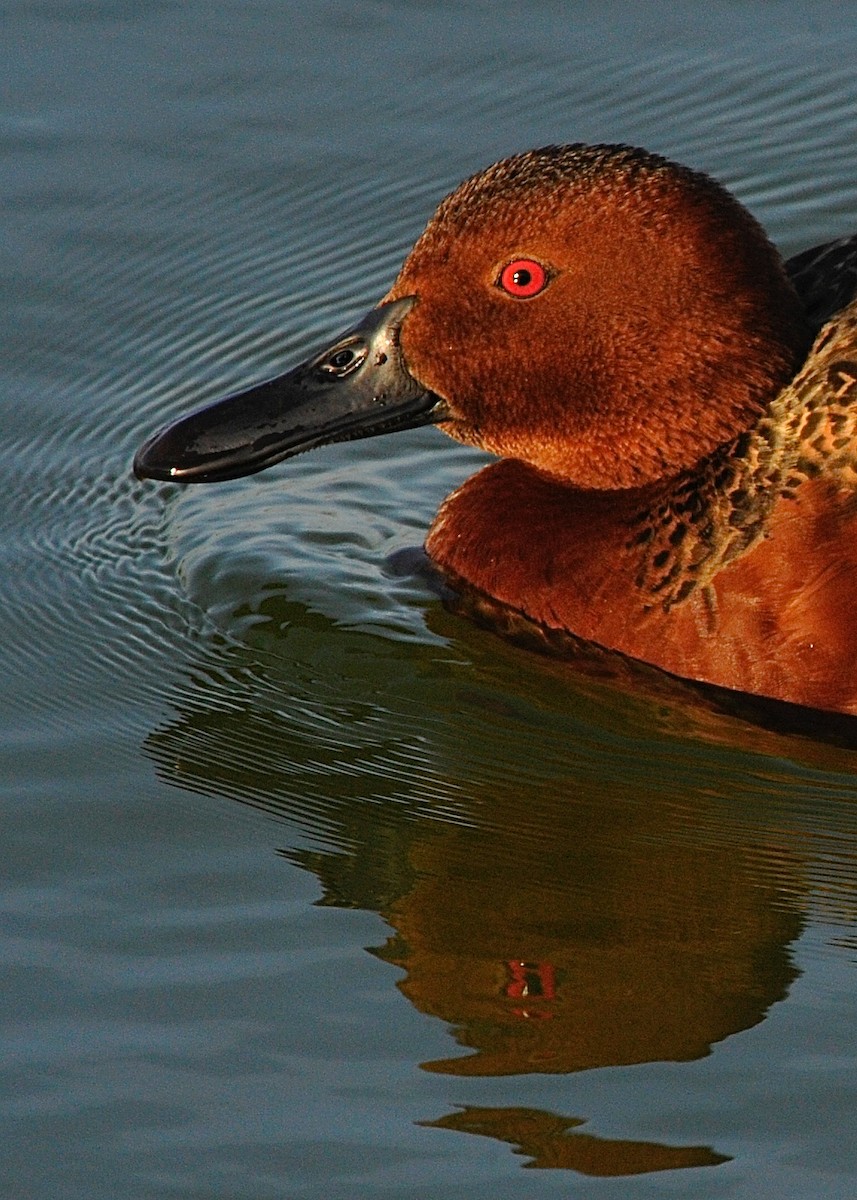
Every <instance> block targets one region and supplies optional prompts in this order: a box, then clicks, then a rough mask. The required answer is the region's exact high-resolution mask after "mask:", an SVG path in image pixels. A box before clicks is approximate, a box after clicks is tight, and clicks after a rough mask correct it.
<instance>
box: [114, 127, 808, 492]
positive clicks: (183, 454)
mask: <svg viewBox="0 0 857 1200" xmlns="http://www.w3.org/2000/svg"><path fill="white" fill-rule="evenodd" d="M809 342H810V333H809V330H808V328H807V326H806V322H805V318H804V315H803V310H802V307H801V305H800V302H799V301H798V298H797V296H796V294H795V292H794V290H793V288H792V286H791V284H790V283H789V282H788V280H787V278H786V276H785V273H784V271H783V267H782V264H781V261H780V258H779V255H778V254H777V252H776V250H775V249H774V247H773V246H772V245H771V244H770V242H769V241H768V239H767V238H766V236H765V234H764V232H763V230H762V229H761V227H760V226H759V225H758V224H757V222H756V221H755V220H754V219H753V217H751V216H750V214H749V213H748V212H747V211H746V210H745V209H744V208H742V206H741V205H740V204H739V203H738V202H737V201H736V200H735V199H734V198H733V197H732V196H730V195H729V193H728V192H726V191H725V190H724V189H723V188H722V187H720V186H719V185H718V184H717V183H715V182H714V181H713V180H711V179H709V178H708V177H707V176H705V175H702V174H699V173H697V172H694V171H691V170H688V169H687V168H684V167H681V166H677V165H676V164H673V163H670V162H667V161H666V160H665V159H662V158H660V157H658V156H656V155H652V154H649V153H647V152H645V151H642V150H637V149H633V148H630V147H626V146H583V145H572V146H549V147H546V148H544V149H541V150H534V151H530V152H528V153H525V154H521V155H517V156H515V157H513V158H508V159H505V160H503V161H502V162H499V163H497V164H495V165H494V166H492V167H489V168H488V169H487V170H486V171H483V172H482V173H480V174H478V175H475V176H473V177H472V178H471V179H469V180H466V181H465V182H464V183H463V184H462V185H461V186H460V187H459V188H458V189H457V190H456V191H454V192H453V193H452V194H451V195H450V196H448V197H447V198H446V199H445V200H444V201H443V202H442V203H441V205H440V207H439V208H438V210H437V212H436V213H435V215H434V217H433V218H432V220H431V221H430V222H429V225H428V227H427V228H426V230H425V232H424V233H423V234H422V236H421V237H420V238H419V240H418V241H417V243H416V245H415V246H414V248H413V250H412V251H411V253H410V255H409V256H408V258H407V259H406V261H405V263H404V265H403V266H402V269H401V271H400V273H399V276H398V278H397V279H396V281H395V283H394V284H393V287H392V288H391V290H390V291H389V293H388V294H387V296H385V297H384V299H383V300H382V301H381V303H380V304H379V306H378V307H377V308H375V309H373V310H372V311H371V312H370V313H369V314H368V316H367V317H366V318H365V319H364V320H363V321H362V322H360V323H359V324H358V325H356V326H354V327H353V328H352V329H350V330H348V331H347V332H346V333H345V334H343V335H342V336H341V337H339V338H337V339H335V340H334V341H333V342H332V343H331V344H330V345H329V346H328V347H326V348H325V349H324V350H322V351H320V352H319V353H318V354H316V355H314V356H313V357H312V358H311V359H309V360H308V361H307V362H305V363H302V364H301V365H300V366H298V367H296V368H294V369H293V370H292V371H290V372H288V373H287V374H285V375H282V376H280V377H279V378H277V379H273V380H270V381H268V382H266V383H263V384H260V385H257V386H255V387H252V388H250V389H249V390H247V391H244V392H242V393H240V394H238V395H236V396H231V397H229V398H227V399H225V400H221V401H219V402H218V403H216V404H213V405H211V406H209V407H208V408H205V409H203V410H201V411H199V412H197V413H193V414H191V415H190V416H186V417H183V418H181V419H180V420H178V421H177V422H175V423H174V424H173V425H171V426H169V427H168V428H167V429H165V430H163V431H162V432H161V433H159V434H157V435H155V437H153V438H152V439H150V440H149V441H148V442H147V443H146V444H145V445H144V446H143V447H142V448H141V449H140V451H139V452H138V454H137V456H136V459H135V463H134V469H135V471H136V473H137V475H138V476H140V477H141V478H146V477H148V478H155V479H170V480H175V481H183V482H197V481H198V482H207V481H214V480H219V479H229V478H234V477H236V476H240V475H247V474H251V473H253V472H255V471H260V470H262V469H264V468H265V467H267V466H270V465H272V464H273V463H276V462H279V461H281V460H282V459H284V458H287V457H289V456H291V455H293V454H297V453H300V452H301V451H303V450H307V449H311V448H312V447H315V446H318V445H322V444H324V443H326V442H333V441H340V440H344V439H350V438H359V437H368V436H373V435H375V434H380V433H386V432H391V431H394V430H398V429H407V428H412V427H414V426H416V425H421V424H428V423H434V424H438V425H440V427H441V428H442V429H443V430H444V431H445V432H446V433H448V434H450V435H451V436H452V437H454V438H457V439H458V440H460V441H462V442H465V443H468V444H470V445H474V446H479V447H481V448H482V449H485V450H488V451H491V452H492V453H494V454H497V455H500V456H503V457H510V458H516V459H520V460H522V461H524V462H526V463H528V464H530V465H531V466H532V467H535V468H536V469H537V470H538V471H540V472H542V473H544V474H546V475H548V476H550V477H552V478H554V479H556V480H557V481H561V482H563V483H565V484H568V485H572V486H576V487H581V488H597V489H605V488H606V489H615V488H628V487H638V486H642V485H645V484H647V483H649V482H652V481H654V480H656V479H660V478H665V477H670V476H673V475H675V474H677V473H678V472H680V471H681V470H683V469H685V468H687V467H689V466H691V465H692V464H693V463H695V462H697V461H698V460H699V459H700V458H702V457H704V456H705V455H706V454H708V453H709V452H710V451H711V450H713V449H714V448H715V447H716V446H718V445H721V444H723V443H724V442H726V441H728V440H730V439H731V438H733V437H734V436H736V435H737V434H738V433H740V432H742V431H743V430H745V429H747V428H749V427H750V426H751V425H752V423H753V422H754V420H755V419H756V418H757V416H758V415H759V414H760V412H761V411H762V410H763V408H764V406H765V404H766V403H767V402H768V401H769V400H770V399H771V398H772V397H773V396H774V395H775V394H776V393H777V392H778V391H779V390H780V388H781V387H782V386H783V385H784V384H785V383H786V382H787V381H788V380H789V379H790V378H791V377H792V376H793V374H794V373H795V371H796V369H797V367H798V366H799V365H800V362H801V361H802V359H803V357H804V356H805V354H806V351H807V349H808V346H809Z"/></svg>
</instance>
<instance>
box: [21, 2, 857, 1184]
mask: <svg viewBox="0 0 857 1200" xmlns="http://www.w3.org/2000/svg"><path fill="white" fill-rule="evenodd" d="M825 11H826V15H827V19H823V18H822V14H821V13H820V10H819V9H818V6H817V5H810V4H808V3H789V4H781V5H777V6H770V5H765V6H758V5H753V4H750V3H738V2H736V3H732V4H719V5H717V4H714V5H705V6H701V5H700V6H697V5H694V4H690V3H687V4H680V5H675V4H670V5H661V4H654V5H649V6H646V7H645V9H641V8H639V7H637V6H632V5H610V6H602V5H578V6H575V7H574V9H573V10H572V9H569V8H568V6H566V5H562V4H551V3H545V4H535V3H532V4H523V5H515V6H513V5H508V6H505V5H503V4H499V5H498V4H491V5H488V4H482V3H478V2H477V0H467V2H466V3H463V4H456V5H446V4H442V3H428V2H423V3H421V4H419V5H413V6H410V7H407V8H406V7H404V6H396V5H390V4H383V3H378V2H372V3H370V2H368V0H365V2H363V3H353V2H352V3H348V4H335V3H321V2H319V3H313V4H309V5H307V4H302V5H298V4H291V3H287V4H281V3H276V4H274V3H263V2H258V3H252V2H246V3H226V2H223V3H215V2H210V3H207V4H202V3H197V2H193V0H191V2H190V3H184V4H180V5H179V4H168V3H157V4H156V3H148V4H134V5H132V4H127V3H120V2H118V0H114V2H111V0H104V2H103V3H88V4H73V3H61V2H60V0H54V2H52V3H50V2H45V3H42V4H32V3H31V4H27V5H24V4H22V3H5V4H2V5H0V21H2V26H0V27H2V29H3V39H2V49H0V54H2V68H3V70H2V78H3V89H2V99H0V155H2V164H3V166H2V180H3V185H2V195H3V208H4V219H3V223H2V229H3V232H2V235H0V289H1V290H2V295H3V298H4V305H3V312H4V320H3V322H2V324H0V346H2V351H0V403H2V412H3V422H2V428H3V438H2V444H0V473H2V476H0V477H2V480H3V502H2V504H0V556H2V558H0V561H1V562H2V571H0V600H2V607H3V614H4V621H3V657H2V663H3V673H2V678H0V697H2V706H3V714H4V716H3V725H2V743H0V744H2V751H3V764H4V765H3V772H2V780H3V788H2V823H3V830H4V836H3V842H4V847H5V854H4V871H3V883H2V886H1V887H0V901H2V908H3V913H4V920H3V924H2V932H1V934H0V935H1V936H2V951H1V952H0V962H2V967H3V988H2V996H3V1029H2V1038H3V1043H2V1044H3V1054H2V1062H0V1078H1V1079H2V1083H0V1109H1V1110H2V1128H3V1131H4V1133H3V1139H2V1141H3V1146H2V1149H0V1163H2V1168H0V1169H2V1173H3V1178H4V1184H3V1188H2V1192H3V1194H4V1195H9V1196H19V1195H20V1196H28V1197H38V1198H40V1200H41V1198H42V1197H45V1198H47V1197H56V1196H62V1197H70V1198H77V1197H79V1198H81V1200H83V1198H86V1200H99V1198H101V1197H104V1198H105V1200H106V1198H111V1200H112V1198H113V1197H115V1196H117V1195H122V1196H123V1197H126V1198H128V1200H138V1198H139V1200H143V1198H149V1197H154V1196H158V1197H217V1198H218V1200H220V1198H227V1197H228V1198H230V1200H232V1198H238V1197H242V1198H243V1197H247V1198H253V1200H265V1198H268V1197H271V1198H274V1197H277V1198H279V1197H286V1196H288V1197H291V1196H295V1197H303V1196H313V1197H315V1196H324V1197H325V1198H329V1197H333V1198H338V1197H342V1198H345V1197H348V1198H354V1197H360V1198H372V1200H375V1198H379V1200H380V1198H382V1197H383V1198H388V1197H402V1198H405V1197H407V1198H418V1197H426V1198H428V1197H432V1198H436V1197H443V1198H444V1200H446V1198H450V1200H451V1198H454V1197H468V1198H471V1197H474V1196H483V1195H484V1196H488V1195H490V1196H492V1197H510V1198H511V1197H513V1196H514V1197H518V1196H520V1195H521V1194H522V1193H526V1194H528V1195H533V1196H537V1197H541V1196H546V1197H552V1196H563V1197H566V1196H568V1195H574V1196H580V1197H590V1196H596V1195H597V1196H599V1197H617V1198H618V1197H622V1198H625V1197H628V1196H633V1197H640V1198H649V1197H663V1196H675V1195H678V1196H692V1197H694V1198H696V1197H709V1196H710V1197H721V1196H723V1197H725V1196H729V1197H736V1196H741V1197H744V1196H747V1197H750V1196H752V1197H754V1198H755V1197H765V1196H772V1197H774V1196H776V1197H788V1198H795V1200H797V1198H803V1197H806V1196H810V1195H811V1196H813V1197H822V1198H825V1197H831V1198H837V1200H840V1198H842V1200H844V1198H846V1197H851V1196H852V1195H853V1194H854V1191H855V1188H857V1145H855V1140H854V1137H853V1113H854V1111H855V1102H857V1088H855V1082H854V1081H855V1070H854V1068H855V1041H854V1032H853V1031H854V1028H855V1018H857V988H855V974H854V966H855V949H857V940H856V939H855V916H857V889H855V873H856V872H857V861H855V854H856V853H857V806H855V803H854V801H855V797H857V776H855V761H857V760H855V757H854V753H853V751H849V750H847V749H837V748H835V747H834V746H832V745H830V744H826V743H824V742H818V741H813V740H812V739H811V738H805V737H798V736H787V735H785V734H777V733H773V732H765V731H764V730H763V729H761V728H759V727H758V726H755V725H753V724H750V723H746V722H742V721H740V720H738V719H734V718H728V717H724V716H718V715H717V714H716V713H713V712H710V711H708V710H706V709H704V708H701V709H700V708H698V707H696V706H693V705H691V704H690V703H689V702H688V700H687V698H686V697H675V696H672V697H671V696H668V695H667V696H654V697H653V696H652V695H650V694H646V693H641V692H639V691H637V690H635V689H634V688H633V687H630V686H623V685H616V684H615V683H610V682H609V681H602V680H599V679H597V678H585V677H582V676H578V675H575V674H574V673H572V672H570V671H569V670H567V669H564V668H562V667H559V666H557V665H556V664H551V663H548V662H545V661H544V660H541V659H539V658H536V657H534V656H532V657H531V656H528V655H527V654H526V653H524V652H522V651H520V650H518V649H516V648H514V647H510V646H506V645H504V644H503V643H501V642H499V641H498V640H497V639H495V638H493V637H492V636H491V635H489V634H487V633H484V632H482V631H480V630H478V629H475V628H473V627H471V626H469V625H467V624H466V623H464V622H462V621H461V620H459V619H457V618H455V617H454V616H452V615H450V614H448V613H446V612H445V611H444V609H443V606H442V604H441V602H440V600H439V598H438V597H437V596H436V595H435V594H434V592H433V591H432V589H431V587H430V586H429V584H428V583H427V582H426V581H425V580H424V579H423V578H422V577H421V576H420V574H419V573H418V572H414V571H413V570H408V568H407V564H408V563H409V562H412V561H413V555H410V554H409V550H410V548H412V547H415V546H418V545H419V543H420V541H421V538H422V535H423V533H424V531H425V529H426V527H427V525H428V523H429V521H430V520H431V517H432V514H433V513H434V511H435V509H436V507H437V505H438V503H439V502H440V500H441V499H442V497H443V496H444V495H445V494H446V493H447V492H448V491H449V490H451V488H452V487H454V486H455V485H456V483H458V482H459V481H461V480H462V479H463V478H465V477H466V476H467V475H468V474H469V473H470V472H471V471H472V470H473V469H474V467H475V466H476V465H477V464H478V463H479V462H481V461H482V459H481V457H480V456H479V455H478V454H475V453H473V452H470V451H466V450H464V449H463V448H461V447H456V446H454V445H452V444H451V443H448V442H446V441H445V440H444V439H443V437H442V435H440V434H439V433H438V432H437V431H434V430H420V431H416V432H412V433H409V434H403V435H399V436H398V437H396V438H386V439H379V440H377V441H373V442H365V443H359V444H356V445H346V446H338V447H332V448H330V449H327V450H325V451H321V452H318V453H317V454H315V455H313V456H307V457H306V458H301V459H298V460H296V461H294V462H291V463H287V464H284V465H283V466H281V467H278V468H276V469H275V470H273V471H271V472H269V473H267V474H265V475H262V476H259V477H256V478H254V479H251V480H245V481H239V482H236V483H230V484H224V485H221V486H218V487H216V488H211V489H188V490H186V491H181V490H179V489H177V488H171V487H162V488H157V487H154V486H151V485H147V486H144V485H141V484H138V483H137V482H135V481H134V480H133V479H132V478H131V477H130V474H129V466H130V459H131V455H132V452H133V450H134V448H135V446H136V445H137V444H138V442H139V441H140V440H141V439H142V437H143V436H144V435H146V434H148V433H149V432H151V431H152V429H154V428H155V427H156V426H158V425H159V424H161V423H163V421H164V420H166V419H167V418H169V417H171V416H173V415H176V414H178V413H180V412H181V411H183V410H185V409H186V408H188V407H189V406H190V405H193V404H198V403H200V402H202V401H205V400H206V399H209V398H213V397H215V396H217V395H220V394H221V393H222V392H223V391H224V390H227V389H229V388H230V387H233V386H236V385H239V384H243V383H247V382H250V381H252V380H254V379H259V378H263V377H264V376H265V375H266V374H268V373H270V372H272V371H274V370H276V369H278V368H281V367H283V366H285V365H287V364H288V363H290V362H292V361H295V360H296V359H297V358H299V357H302V356H303V355H305V354H306V353H307V352H308V351H309V350H311V349H312V348H313V347H314V346H315V345H316V344H318V343H320V342H322V341H323V339H324V338H325V336H326V335H327V334H329V333H332V332H335V331H337V330H339V329H341V328H343V327H344V326H345V325H346V324H347V323H348V321H349V320H351V319H352V318H353V317H356V316H358V315H359V314H360V313H362V312H363V311H364V309H365V308H366V307H367V306H368V305H369V304H371V303H372V302H374V300H375V299H377V297H378V296H379V295H381V294H382V293H383V291H384V290H385V288H386V286H387V284H388V283H389V281H390V279H391V278H392V276H393V273H394V271H395V268H396V265H397V264H398V262H399V261H400V259H401V256H402V254H403V253H404V251H405V250H406V248H407V247H408V245H409V244H410V243H411V241H412V240H413V238H414V237H415V236H416V234H417V233H418V232H419V231H420V229H421V228H422V225H423V223H424V221H425V219H426V218H427V216H428V215H429V213H430V212H431V210H432V208H433V206H434V204H435V203H436V201H437V200H438V199H439V198H440V197H441V196H442V195H443V194H444V193H445V192H446V191H447V190H448V189H449V188H450V187H451V186H453V185H454V184H455V183H456V182H457V181H458V180H459V179H460V178H461V177H462V176H463V175H465V174H468V173H470V172H472V171H473V170H475V169H478V168H479V167H480V166H482V165H484V164H486V163H488V162H489V161H491V160H492V159H494V158H496V157H499V156H501V155H503V154H506V153H510V152H513V151H516V150H520V149H523V148H525V147H527V146H530V145H539V144H544V143H546V142H550V141H562V140H593V141H595V140H607V141H628V142H633V143H639V144H642V145H645V146H647V147H648V148H650V149H652V150H656V151H660V152H663V153H667V154H669V155H670V156H672V157H675V158H677V159H679V160H682V161H685V162H687V163H689V164H690V165H692V166H695V167H699V168H702V169H705V170H708V171H710V172H711V173H712V174H714V175H716V176H717V177H718V178H720V179H722V180H723V181H724V182H726V183H727V184H728V185H729V186H731V187H732V188H733V189H734V190H735V191H736V192H737V193H738V194H739V195H740V196H741V198H742V199H743V200H744V201H745V202H746V203H747V204H748V205H749V206H750V207H751V208H752V209H753V211H754V212H755V213H756V214H757V215H758V216H759V217H760V218H761V219H762V220H763V222H764V223H765V225H766V226H767V228H768V229H769V231H770V232H771V235H772V236H773V237H774V239H775V240H776V241H777V242H778V243H779V244H780V245H781V247H782V248H783V249H784V251H785V252H786V253H793V252H796V251H798V250H800V249H802V248H804V247H805V246H807V245H810V244H813V243H814V242H818V241H822V240H824V239H825V238H828V237H833V236H836V235H838V234H844V233H850V232H852V231H853V229H854V228H855V219H854V213H855V211H857V203H855V201H857V170H855V165H854V155H853V146H854V144H855V133H857V109H855V107H854V104H853V92H854V85H853V70H852V68H851V65H850V64H851V63H852V62H853V56H854V51H855V49H857V9H855V7H854V6H853V5H850V4H842V5H838V6H836V9H835V20H831V19H830V17H831V12H832V11H833V10H825ZM403 561H404V564H405V565H404V566H402V562H403ZM525 1167H530V1168H532V1169H529V1170H527V1171H526V1174H523V1175H522V1173H521V1171H522V1168H525Z"/></svg>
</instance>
